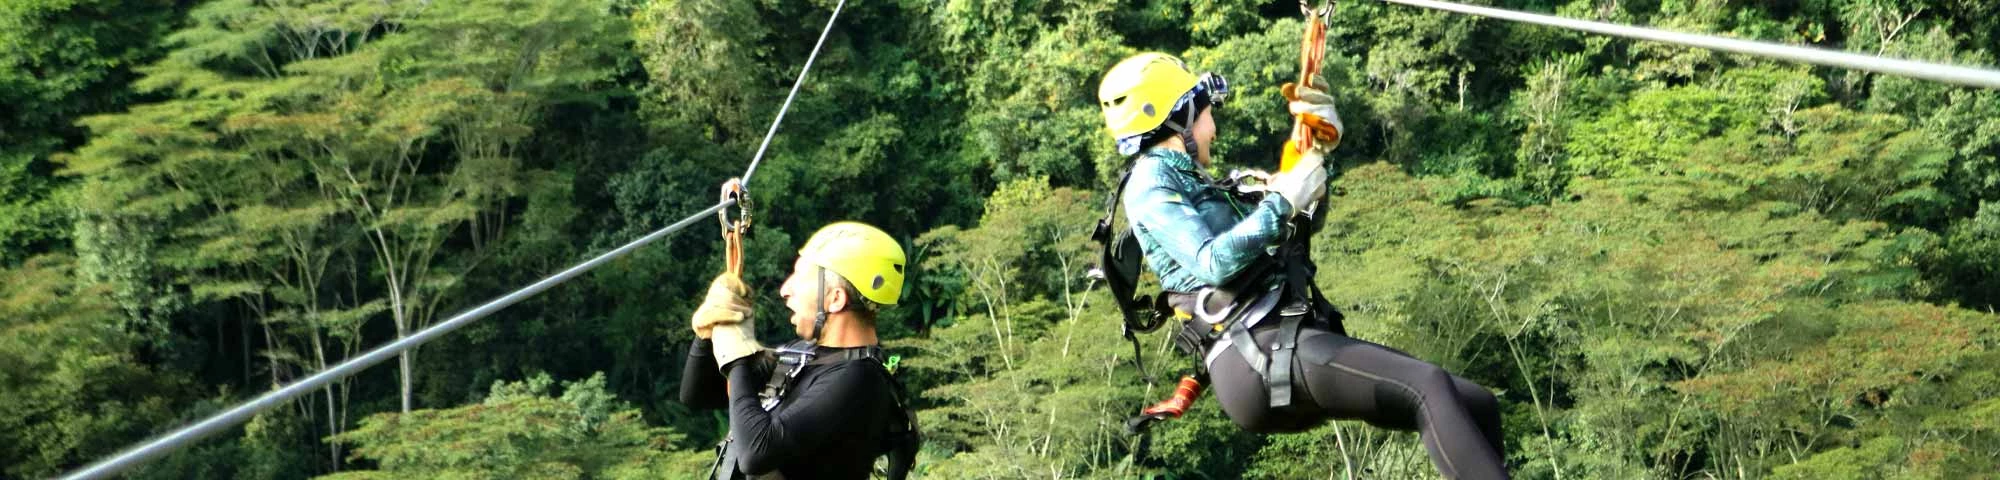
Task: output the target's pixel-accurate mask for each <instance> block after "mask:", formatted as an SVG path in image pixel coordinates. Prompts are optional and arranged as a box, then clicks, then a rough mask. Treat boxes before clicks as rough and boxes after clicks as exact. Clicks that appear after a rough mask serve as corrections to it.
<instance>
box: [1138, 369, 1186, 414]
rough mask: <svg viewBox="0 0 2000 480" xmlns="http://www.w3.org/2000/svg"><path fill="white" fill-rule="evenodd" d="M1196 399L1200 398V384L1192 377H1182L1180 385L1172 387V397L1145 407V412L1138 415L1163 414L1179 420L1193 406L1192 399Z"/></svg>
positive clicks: (1142, 411) (1141, 411)
mask: <svg viewBox="0 0 2000 480" xmlns="http://www.w3.org/2000/svg"><path fill="white" fill-rule="evenodd" d="M1198 397H1201V382H1199V381H1196V380H1195V379H1194V377H1193V376H1183V377H1181V382H1180V384H1179V385H1175V386H1174V396H1173V397H1170V398H1167V399H1166V400H1161V401H1160V403H1155V404H1153V406H1150V407H1146V409H1145V410H1140V411H1139V413H1140V414H1142V415H1162V414H1164V415H1167V416H1171V417H1174V418H1180V417H1181V414H1183V413H1187V409H1188V407H1190V406H1193V405H1194V399H1195V398H1198Z"/></svg>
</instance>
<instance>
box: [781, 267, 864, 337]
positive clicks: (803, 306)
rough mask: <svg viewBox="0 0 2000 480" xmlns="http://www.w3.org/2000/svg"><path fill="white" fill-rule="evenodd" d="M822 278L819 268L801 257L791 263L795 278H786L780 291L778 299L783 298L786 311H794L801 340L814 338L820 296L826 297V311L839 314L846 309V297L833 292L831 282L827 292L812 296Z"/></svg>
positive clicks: (794, 321) (793, 314)
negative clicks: (820, 277)
mask: <svg viewBox="0 0 2000 480" xmlns="http://www.w3.org/2000/svg"><path fill="white" fill-rule="evenodd" d="M819 275H821V274H820V268H819V266H818V265H813V264H812V263H811V262H807V261H806V259H805V258H804V257H801V258H799V259H798V260H794V261H792V275H791V276H789V277H785V284H784V285H782V286H779V287H778V296H780V297H784V299H785V308H786V309H790V310H791V311H792V316H791V321H792V330H793V331H795V332H798V334H799V338H809V337H811V336H812V329H813V317H814V316H815V315H817V314H818V313H819V307H818V306H817V305H814V304H813V302H816V301H820V298H821V295H825V298H826V300H825V302H826V307H827V311H830V312H831V311H839V310H840V309H841V308H842V307H845V306H846V300H847V299H846V295H844V294H843V293H844V292H840V291H839V290H840V289H839V288H834V287H835V286H836V285H835V284H834V283H832V282H827V283H826V284H825V286H826V287H827V288H828V289H827V290H825V292H824V293H822V294H815V293H813V292H814V290H816V289H820V287H821V284H820V282H819Z"/></svg>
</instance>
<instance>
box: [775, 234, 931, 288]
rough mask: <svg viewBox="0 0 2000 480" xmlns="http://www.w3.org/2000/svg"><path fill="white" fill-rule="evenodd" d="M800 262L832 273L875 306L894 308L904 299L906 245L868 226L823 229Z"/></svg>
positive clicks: (810, 241)
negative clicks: (802, 261) (876, 304)
mask: <svg viewBox="0 0 2000 480" xmlns="http://www.w3.org/2000/svg"><path fill="white" fill-rule="evenodd" d="M799 258H803V259H805V261H806V262H807V263H811V264H813V265H818V266H819V267H820V268H824V269H827V270H832V271H833V273H834V274H835V275H839V276H840V278H843V279H846V280H847V283H852V284H854V289H855V290H857V291H859V292H860V293H861V296H862V297H865V298H867V299H868V300H870V301H874V302H875V303H879V304H882V305H895V304H896V301H897V300H901V299H902V297H903V266H904V264H905V263H906V259H905V258H904V257H903V245H902V244H901V243H897V242H896V239H895V237H891V236H889V234H888V233H886V232H883V231H882V230H881V229H878V228H875V227H873V226H869V225H868V224H865V223H860V222H836V223H833V224H831V225H827V226H826V227H823V228H820V229H819V232H816V233H813V236H812V238H810V239H807V240H806V246H805V248H801V249H799Z"/></svg>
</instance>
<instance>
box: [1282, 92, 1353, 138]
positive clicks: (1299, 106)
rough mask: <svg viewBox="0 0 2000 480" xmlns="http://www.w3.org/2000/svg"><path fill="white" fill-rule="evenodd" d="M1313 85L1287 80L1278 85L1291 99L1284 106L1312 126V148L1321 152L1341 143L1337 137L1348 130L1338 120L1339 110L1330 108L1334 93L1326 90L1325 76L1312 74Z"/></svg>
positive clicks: (1286, 97) (1287, 97)
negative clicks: (1328, 92)
mask: <svg viewBox="0 0 2000 480" xmlns="http://www.w3.org/2000/svg"><path fill="white" fill-rule="evenodd" d="M1312 83H1313V84H1312V85H1299V84H1294V83H1287V84H1285V85H1284V87H1281V91H1283V92H1284V94H1285V99H1286V100H1289V101H1291V103H1290V104H1288V105H1287V107H1288V108H1289V109H1290V110H1291V112H1292V115H1298V116H1299V117H1301V118H1300V120H1303V121H1304V122H1305V125H1306V128H1309V129H1312V131H1313V137H1315V138H1317V139H1318V140H1319V141H1317V142H1313V148H1317V149H1320V151H1322V152H1328V151H1332V150H1333V148H1334V147H1337V146H1340V139H1341V137H1342V135H1343V134H1345V133H1346V132H1347V126H1346V125H1344V124H1341V123H1340V112H1339V111H1338V110H1335V109H1334V108H1333V95H1328V94H1327V93H1326V89H1327V85H1326V79H1325V78H1323V77H1320V76H1317V75H1315V76H1313V82H1312Z"/></svg>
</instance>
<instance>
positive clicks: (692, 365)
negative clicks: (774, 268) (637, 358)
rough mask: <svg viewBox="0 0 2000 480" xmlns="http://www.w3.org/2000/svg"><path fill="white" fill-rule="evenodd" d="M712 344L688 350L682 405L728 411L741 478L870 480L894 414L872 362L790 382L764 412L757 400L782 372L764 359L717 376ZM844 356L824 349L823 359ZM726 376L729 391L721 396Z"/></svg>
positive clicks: (808, 373) (820, 369)
mask: <svg viewBox="0 0 2000 480" xmlns="http://www.w3.org/2000/svg"><path fill="white" fill-rule="evenodd" d="M713 349H714V347H713V344H712V343H711V342H710V341H708V340H697V341H696V342H695V343H694V344H693V345H690V346H689V347H688V357H687V365H686V366H685V367H683V370H682V373H683V374H682V377H681V403H685V404H687V405H688V406H691V407H694V408H719V407H722V406H723V405H725V404H726V405H727V406H728V408H729V434H730V436H731V438H732V439H733V440H732V441H731V444H730V445H729V447H728V448H729V449H730V450H731V451H732V452H733V455H735V456H736V459H737V464H736V467H737V469H739V470H742V471H743V472H744V473H749V474H753V475H755V474H763V473H769V472H771V471H774V470H775V471H779V472H782V473H784V475H785V477H786V478H856V479H865V478H868V473H869V469H870V468H872V467H873V466H874V464H875V457H876V456H878V455H880V454H881V453H882V452H881V448H882V445H883V437H884V436H886V435H887V431H888V428H889V426H888V422H889V420H890V419H891V418H893V417H891V415H892V414H893V413H894V412H893V410H894V409H895V408H896V405H895V399H894V398H893V397H892V396H891V395H890V390H889V389H890V388H892V387H891V386H890V384H889V379H888V377H887V376H886V375H884V374H883V372H882V371H881V369H882V366H881V364H880V363H878V362H877V361H875V360H856V361H843V362H829V363H816V364H809V365H807V366H806V368H805V369H804V370H802V371H800V372H799V376H798V378H796V379H793V381H792V385H791V386H790V387H789V388H788V391H787V392H786V393H785V397H784V399H783V401H782V402H779V404H778V406H777V407H776V408H774V409H772V410H771V411H768V412H767V411H765V410H764V408H763V406H762V405H761V404H760V403H759V402H758V398H757V393H758V392H760V391H762V390H763V389H764V385H765V384H766V383H767V382H769V380H770V376H771V375H773V374H777V375H782V374H783V373H782V372H775V371H774V370H775V368H776V366H777V359H776V357H774V356H772V355H770V354H759V355H754V356H750V357H745V358H743V359H741V360H737V361H735V362H731V363H730V364H729V365H728V366H727V367H726V368H724V369H723V371H718V370H717V369H715V368H714V365H715V354H714V351H713ZM838 350H839V349H831V348H821V355H822V356H823V357H822V358H838V356H839V352H838ZM725 373H726V375H727V382H728V389H727V393H726V394H725V393H724V389H723V388H722V385H723V382H724V375H725Z"/></svg>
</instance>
